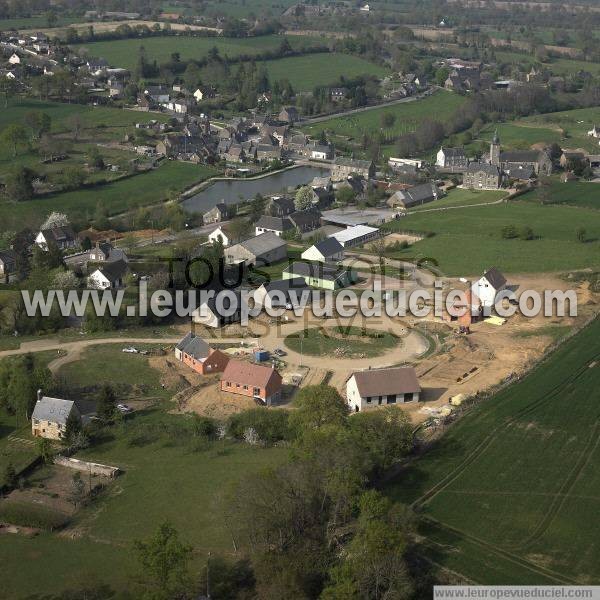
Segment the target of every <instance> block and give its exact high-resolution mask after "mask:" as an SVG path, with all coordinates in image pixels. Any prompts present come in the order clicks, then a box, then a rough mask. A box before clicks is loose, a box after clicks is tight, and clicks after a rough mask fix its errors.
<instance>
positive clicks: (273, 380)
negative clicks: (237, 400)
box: [221, 359, 282, 406]
mask: <svg viewBox="0 0 600 600" xmlns="http://www.w3.org/2000/svg"><path fill="white" fill-rule="evenodd" d="M281 387H282V379H281V375H280V374H279V373H278V372H277V371H276V370H275V369H274V368H272V367H264V366H261V365H255V364H252V363H249V362H244V361H241V360H234V359H232V360H230V361H229V363H228V364H227V366H226V367H225V371H223V374H222V375H221V391H222V392H229V393H231V394H240V395H241V396H248V397H250V398H254V399H256V400H260V401H261V402H263V403H265V404H267V405H268V406H270V405H271V404H272V403H273V402H277V401H278V400H279V399H280V398H281Z"/></svg>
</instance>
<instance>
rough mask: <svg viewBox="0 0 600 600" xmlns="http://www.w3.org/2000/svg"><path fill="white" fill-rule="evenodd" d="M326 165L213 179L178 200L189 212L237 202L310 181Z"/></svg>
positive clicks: (203, 211) (197, 211) (323, 171)
mask: <svg viewBox="0 0 600 600" xmlns="http://www.w3.org/2000/svg"><path fill="white" fill-rule="evenodd" d="M328 173H329V170H328V169H323V168H320V167H308V166H300V167H295V168H293V169H287V170H285V171H280V172H278V173H273V174H271V175H265V176H264V177H259V178H258V179H227V180H221V181H216V182H215V183H213V184H212V185H210V186H209V187H207V188H206V189H204V190H202V191H201V192H198V193H197V194H194V195H193V196H190V197H189V198H186V199H185V200H184V201H183V202H182V206H183V208H184V209H185V210H187V211H188V212H191V213H205V212H206V211H208V210H210V209H211V208H212V207H213V206H216V205H217V204H218V203H219V202H225V204H238V203H239V202H242V201H244V200H250V199H251V198H253V197H254V196H256V194H262V195H263V196H269V195H272V194H277V193H278V192H284V191H285V190H287V189H288V188H292V189H293V188H295V187H298V186H299V185H304V184H307V183H310V182H311V181H312V180H313V179H314V178H315V177H321V176H323V175H325V174H328Z"/></svg>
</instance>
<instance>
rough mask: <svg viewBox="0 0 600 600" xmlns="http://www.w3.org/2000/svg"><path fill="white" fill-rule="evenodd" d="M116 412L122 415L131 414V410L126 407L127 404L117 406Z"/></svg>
mask: <svg viewBox="0 0 600 600" xmlns="http://www.w3.org/2000/svg"><path fill="white" fill-rule="evenodd" d="M117 410H118V411H119V412H120V413H123V414H127V413H130V412H132V410H131V408H130V407H129V406H127V404H117Z"/></svg>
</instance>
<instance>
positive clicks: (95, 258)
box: [87, 241, 129, 263]
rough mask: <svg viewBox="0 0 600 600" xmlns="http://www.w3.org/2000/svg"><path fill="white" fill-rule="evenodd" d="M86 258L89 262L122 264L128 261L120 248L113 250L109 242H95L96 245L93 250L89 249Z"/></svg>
mask: <svg viewBox="0 0 600 600" xmlns="http://www.w3.org/2000/svg"><path fill="white" fill-rule="evenodd" d="M87 258H88V260H90V261H91V262H100V263H104V262H117V261H119V260H122V261H123V262H128V261H129V259H128V258H127V255H126V254H125V252H123V250H121V249H120V248H115V247H114V246H113V245H112V244H111V243H109V242H100V241H98V242H96V245H95V246H94V247H93V248H90V249H89V250H88V252H87Z"/></svg>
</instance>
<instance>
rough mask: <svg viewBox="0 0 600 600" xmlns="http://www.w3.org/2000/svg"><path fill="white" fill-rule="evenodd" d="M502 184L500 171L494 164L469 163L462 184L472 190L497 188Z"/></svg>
mask: <svg viewBox="0 0 600 600" xmlns="http://www.w3.org/2000/svg"><path fill="white" fill-rule="evenodd" d="M501 185H502V171H501V170H500V168H499V167H497V166H496V165H488V164H486V163H478V162H474V163H471V164H470V165H469V166H468V167H467V169H466V171H465V173H464V175H463V186H464V187H466V188H470V189H474V190H497V189H499V188H500V187H501Z"/></svg>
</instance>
